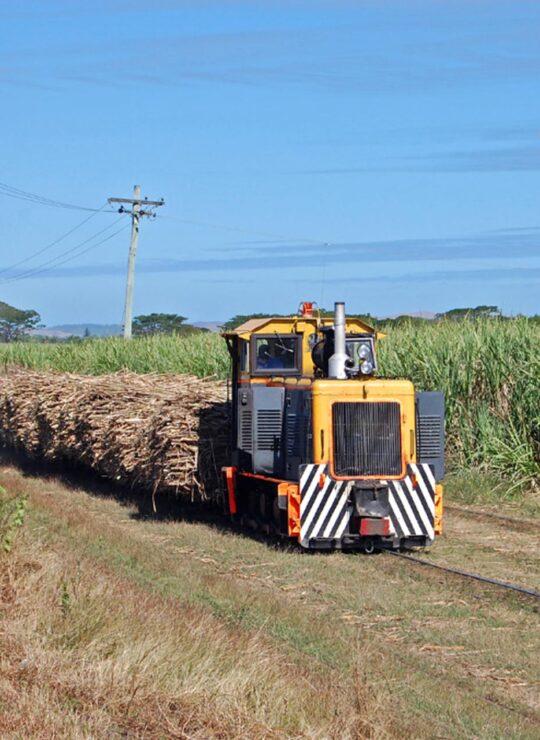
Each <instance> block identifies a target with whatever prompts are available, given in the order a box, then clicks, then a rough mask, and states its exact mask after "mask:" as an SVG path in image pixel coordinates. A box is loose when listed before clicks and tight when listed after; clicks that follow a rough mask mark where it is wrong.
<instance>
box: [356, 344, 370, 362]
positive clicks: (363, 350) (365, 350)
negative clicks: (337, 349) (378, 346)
mask: <svg viewBox="0 0 540 740" xmlns="http://www.w3.org/2000/svg"><path fill="white" fill-rule="evenodd" d="M358 357H359V359H360V360H370V359H371V350H370V349H369V347H368V346H367V344H361V345H360V347H359V348H358Z"/></svg>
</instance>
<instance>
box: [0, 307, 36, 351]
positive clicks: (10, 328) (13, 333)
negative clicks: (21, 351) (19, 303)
mask: <svg viewBox="0 0 540 740" xmlns="http://www.w3.org/2000/svg"><path fill="white" fill-rule="evenodd" d="M40 323H41V317H40V315H39V314H38V312H37V311H32V310H28V311H23V310H22V309H20V308H14V306H10V305H9V304H8V303H3V302H2V301H0V342H13V341H16V340H17V339H21V338H22V337H24V335H25V334H27V333H28V332H29V331H30V330H31V329H35V328H37V327H38V326H39V325H40Z"/></svg>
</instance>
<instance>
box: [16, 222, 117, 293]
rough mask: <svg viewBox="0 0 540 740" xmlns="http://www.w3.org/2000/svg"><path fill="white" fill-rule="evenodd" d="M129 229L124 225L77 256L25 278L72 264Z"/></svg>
mask: <svg viewBox="0 0 540 740" xmlns="http://www.w3.org/2000/svg"><path fill="white" fill-rule="evenodd" d="M128 227H129V224H124V226H122V228H121V229H117V231H115V232H114V233H113V234H109V236H106V237H105V239H102V240H101V241H99V242H97V244H91V245H90V246H89V247H86V249H83V250H82V251H81V252H78V253H77V254H74V255H72V256H71V257H67V258H66V259H65V260H61V261H60V262H58V263H57V264H56V265H52V266H51V267H44V268H43V269H41V270H36V272H34V273H33V274H32V275H28V276H27V277H34V275H37V274H41V273H43V272H48V271H49V270H54V269H56V268H57V267H60V266H61V265H65V264H66V263H67V262H72V261H73V260H74V259H77V257H80V256H81V255H83V254H86V253H87V252H90V251H91V250H92V249H95V248H96V247H99V246H101V245H102V244H105V242H108V241H110V240H111V239H112V238H113V237H115V236H116V235H117V234H120V233H121V232H122V231H125V230H126V229H127V228H128ZM25 279H26V278H21V280H25Z"/></svg>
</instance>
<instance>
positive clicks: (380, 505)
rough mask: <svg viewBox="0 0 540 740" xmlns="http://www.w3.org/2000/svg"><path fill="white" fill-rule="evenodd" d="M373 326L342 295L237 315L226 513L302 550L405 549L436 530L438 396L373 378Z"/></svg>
mask: <svg viewBox="0 0 540 740" xmlns="http://www.w3.org/2000/svg"><path fill="white" fill-rule="evenodd" d="M382 336H383V335H381V334H378V333H377V332H376V330H375V329H373V327H371V326H369V325H368V324H366V323H365V322H363V321H362V320H360V319H357V318H346V317H345V307H344V304H343V303H336V304H335V315H334V317H321V316H320V315H317V313H316V311H314V309H313V304H310V303H308V304H306V303H305V304H302V306H301V310H300V311H299V314H298V315H297V316H292V317H290V318H282V317H279V318H263V319H253V320H250V321H247V322H246V323H244V324H242V325H241V326H239V327H237V328H236V329H234V330H233V331H230V332H227V333H225V334H224V337H225V339H226V340H227V345H228V348H229V352H230V354H231V358H232V409H233V413H232V427H231V436H232V438H231V449H232V456H231V465H230V466H229V467H227V468H225V469H224V475H225V479H226V485H227V503H228V509H229V512H230V514H232V515H233V516H236V517H238V518H239V519H240V520H241V521H243V522H244V523H245V524H247V525H249V526H251V527H253V528H260V529H262V530H264V531H266V532H274V533H277V534H280V535H283V536H288V537H293V538H296V539H297V540H298V541H299V543H300V544H301V545H302V546H303V547H305V548H309V549H335V548H337V549H363V550H366V551H371V550H373V549H378V548H410V547H414V546H427V545H429V544H431V542H432V541H433V539H434V537H435V535H436V534H439V533H440V532H441V530H442V486H441V485H440V484H439V483H438V481H440V480H441V479H442V477H443V474H444V454H443V452H444V399H443V396H442V394H440V393H434V392H431V393H416V392H415V389H414V387H413V384H412V383H411V382H410V381H408V380H403V379H387V378H381V377H377V375H376V373H377V357H376V344H377V341H378V339H380V338H382Z"/></svg>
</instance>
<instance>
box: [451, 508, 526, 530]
mask: <svg viewBox="0 0 540 740" xmlns="http://www.w3.org/2000/svg"><path fill="white" fill-rule="evenodd" d="M444 510H445V511H449V512H455V513H456V514H462V515H463V516H466V517H469V518H471V519H490V520H491V521H493V522H496V523H497V524H501V525H506V526H508V527H511V528H512V529H516V530H518V531H519V532H536V533H540V522H533V521H531V520H530V519H520V518H518V517H512V516H504V515H503V514H494V513H493V512H491V511H478V510H473V509H469V508H467V507H466V506H458V505H457V504H445V507H444Z"/></svg>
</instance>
